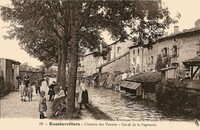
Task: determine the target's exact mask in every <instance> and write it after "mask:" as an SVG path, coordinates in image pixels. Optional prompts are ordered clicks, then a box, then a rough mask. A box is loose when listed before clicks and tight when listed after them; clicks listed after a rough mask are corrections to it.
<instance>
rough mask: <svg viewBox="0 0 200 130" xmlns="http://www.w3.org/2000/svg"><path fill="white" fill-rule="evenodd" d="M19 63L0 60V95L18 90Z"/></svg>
mask: <svg viewBox="0 0 200 130" xmlns="http://www.w3.org/2000/svg"><path fill="white" fill-rule="evenodd" d="M20 64H21V63H20V62H18V61H15V60H11V59H4V58H0V76H1V77H2V80H1V81H4V83H1V84H4V85H3V86H4V87H3V86H0V89H1V93H4V92H9V91H12V90H16V89H18V87H19V86H18V81H17V79H16V77H17V76H19V65H20Z"/></svg>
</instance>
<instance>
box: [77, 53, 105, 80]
mask: <svg viewBox="0 0 200 130" xmlns="http://www.w3.org/2000/svg"><path fill="white" fill-rule="evenodd" d="M94 53H95V52H91V53H88V54H86V55H84V56H83V57H82V58H81V59H80V65H79V68H78V72H80V73H81V72H82V77H83V78H86V77H91V76H92V75H94V74H97V73H98V69H97V67H99V66H101V65H102V64H103V63H105V60H104V59H103V57H101V56H95V54H94Z"/></svg>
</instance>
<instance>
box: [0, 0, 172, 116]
mask: <svg viewBox="0 0 200 130" xmlns="http://www.w3.org/2000/svg"><path fill="white" fill-rule="evenodd" d="M11 2H12V6H10V7H6V6H3V7H1V11H2V13H1V16H2V18H3V20H4V21H10V22H11V23H12V26H11V30H10V32H9V38H17V39H18V40H19V41H20V45H21V46H22V47H23V48H24V49H25V50H26V51H27V52H28V53H29V54H30V55H33V56H34V57H36V58H38V59H39V60H41V61H43V62H44V63H45V64H46V65H51V64H53V63H55V62H58V66H60V69H59V74H58V76H59V75H60V79H61V81H62V83H61V85H63V86H65V85H66V81H65V80H66V78H65V77H66V75H65V74H66V73H65V71H66V63H67V61H68V63H70V64H71V67H70V69H69V70H70V73H69V74H70V77H69V78H70V79H69V81H70V82H69V87H68V109H69V111H68V114H69V115H70V114H71V113H72V112H73V110H74V107H75V104H74V96H75V94H74V93H75V86H76V73H77V65H78V55H80V53H79V54H78V51H82V50H84V48H87V49H88V48H89V49H90V50H91V51H95V50H99V51H100V49H97V48H100V47H105V48H106V44H105V42H104V39H103V38H102V35H101V33H102V31H104V30H107V31H108V32H109V33H110V34H111V36H112V39H113V40H120V41H124V40H125V39H130V38H132V40H133V41H134V40H137V41H138V43H139V44H140V45H144V44H146V42H145V41H148V43H147V44H151V43H152V42H151V41H154V40H156V39H157V38H158V37H159V36H161V35H163V30H164V29H166V28H167V27H168V26H169V24H171V23H174V22H176V21H175V20H173V19H172V18H171V17H170V16H169V11H168V9H167V8H164V7H162V6H161V1H160V0H155V1H125V0H123V1H104V0H102V1H101V0H100V1H68V0H58V1H56V0H52V1H50V0H43V1H41V0H11ZM105 50H107V49H105ZM102 52H103V54H106V51H102Z"/></svg>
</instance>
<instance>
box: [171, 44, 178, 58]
mask: <svg viewBox="0 0 200 130" xmlns="http://www.w3.org/2000/svg"><path fill="white" fill-rule="evenodd" d="M172 56H173V57H176V56H178V47H177V46H173V48H172Z"/></svg>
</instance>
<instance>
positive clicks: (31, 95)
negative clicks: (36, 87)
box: [27, 84, 33, 101]
mask: <svg viewBox="0 0 200 130" xmlns="http://www.w3.org/2000/svg"><path fill="white" fill-rule="evenodd" d="M27 96H28V101H32V97H33V88H32V87H31V85H30V84H29V86H28V89H27Z"/></svg>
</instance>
